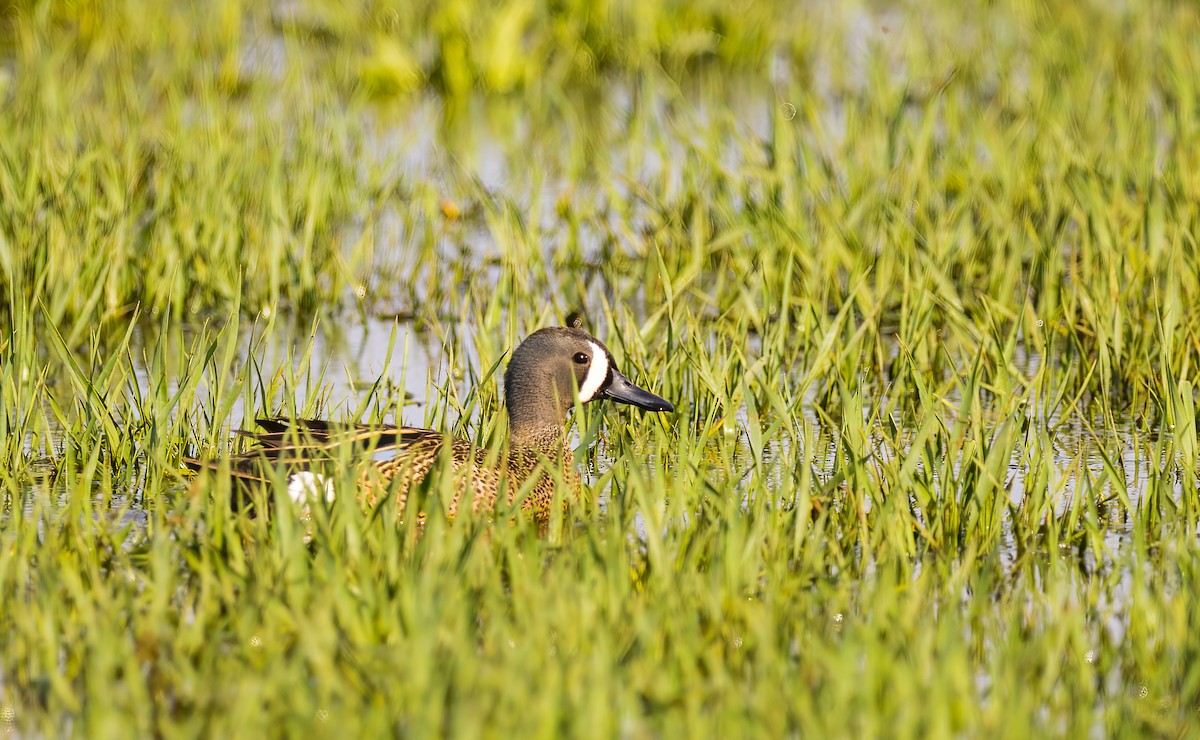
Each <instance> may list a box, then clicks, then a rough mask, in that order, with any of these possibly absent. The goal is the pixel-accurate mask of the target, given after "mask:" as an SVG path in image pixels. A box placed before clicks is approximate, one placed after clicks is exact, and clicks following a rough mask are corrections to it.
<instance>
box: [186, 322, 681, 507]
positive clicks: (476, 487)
mask: <svg viewBox="0 0 1200 740" xmlns="http://www.w3.org/2000/svg"><path fill="white" fill-rule="evenodd" d="M576 390H578V394H579V400H580V402H582V403H587V402H589V401H595V400H599V399H602V398H608V399H611V400H613V401H619V402H621V403H628V404H631V405H634V406H637V407H639V408H643V409H646V410H648V411H674V410H675V407H674V406H673V405H671V403H670V402H669V401H667V400H665V399H663V398H659V397H658V396H656V395H654V394H653V393H650V392H649V391H646V390H643V389H641V388H639V387H637V386H636V385H634V384H633V383H632V382H631V381H630V380H629V378H626V377H625V376H624V375H622V374H621V372H620V371H619V370H617V364H616V362H615V361H614V360H613V356H612V353H611V352H609V351H608V348H607V347H605V346H604V344H603V343H601V342H600V341H599V340H598V339H596V338H594V337H592V336H591V335H589V334H587V333H586V332H583V331H581V330H579V329H573V328H567V327H549V328H545V329H541V330H539V331H537V332H535V333H533V334H531V335H530V336H529V337H527V338H526V339H525V341H524V342H522V343H521V344H520V346H518V347H517V349H516V350H515V351H514V352H513V355H512V359H511V360H510V361H509V363H508V368H507V370H506V371H505V373H504V393H505V399H504V400H505V406H506V407H507V408H508V419H509V439H508V448H507V455H503V454H501V455H497V454H496V453H495V452H492V453H491V454H490V455H489V451H488V450H486V449H479V448H477V447H476V446H475V445H473V444H472V443H470V442H468V441H467V440H463V439H457V438H452V437H447V436H445V435H443V434H441V433H439V432H435V431H431V430H429V429H418V428H414V427H396V426H381V427H369V426H364V425H349V424H343V425H337V424H331V423H328V422H324V421H314V420H303V419H301V420H296V421H294V422H290V421H287V420H283V419H260V420H259V421H258V424H259V426H261V427H262V428H263V429H264V430H266V431H265V432H264V433H261V434H253V435H250V436H253V437H254V438H255V439H256V440H257V441H258V442H259V446H258V447H255V448H253V449H251V450H249V451H247V452H243V453H241V454H239V455H235V456H233V457H232V458H231V459H230V470H231V472H232V473H233V476H234V478H235V479H236V480H237V481H239V482H241V483H243V484H257V485H262V484H265V483H268V482H270V481H271V480H272V479H273V476H274V475H275V473H273V471H274V470H276V469H278V467H279V466H283V467H284V468H286V469H287V474H288V493H289V494H290V495H291V496H292V497H293V498H296V499H307V498H308V497H309V496H311V495H314V494H316V495H324V496H325V497H326V498H332V496H333V479H332V478H331V477H326V476H324V475H322V474H321V473H320V472H317V471H318V470H319V469H320V468H319V463H320V462H321V461H330V460H332V459H336V457H337V453H338V451H339V450H346V451H347V452H348V453H352V452H353V449H354V448H360V447H361V448H362V449H363V450H364V451H365V452H369V454H370V459H369V462H367V463H365V464H364V465H363V472H362V473H361V474H360V475H359V478H358V482H359V493H360V495H361V496H363V497H365V498H366V499H367V500H368V501H369V502H371V503H375V502H376V501H378V500H379V499H381V498H382V497H383V496H384V495H386V494H387V493H388V492H389V491H392V492H394V493H395V495H396V500H397V504H398V506H399V507H400V510H401V511H402V510H403V507H404V505H405V503H406V501H407V498H408V491H409V489H410V488H411V487H412V486H413V485H415V484H418V483H420V482H421V481H422V480H423V479H424V478H425V475H426V474H427V473H428V472H429V470H430V468H431V467H433V465H434V463H435V462H436V461H437V460H438V458H439V456H440V455H441V454H442V449H443V445H445V444H449V445H450V446H451V448H450V451H449V456H450V460H451V462H452V464H453V468H454V471H455V475H456V481H455V486H454V494H453V500H452V501H450V502H449V504H448V506H447V507H446V510H447V513H449V514H450V515H453V514H454V513H455V512H456V511H457V510H458V506H459V502H460V501H461V499H462V496H463V494H464V493H465V492H467V491H469V492H470V497H471V498H470V500H471V508H472V510H474V511H481V510H482V511H490V510H491V509H492V508H493V507H494V506H495V503H496V497H497V496H499V495H500V493H501V491H502V490H503V491H506V492H507V496H508V500H509V501H510V503H511V502H512V501H514V500H515V498H516V496H517V495H518V493H524V494H525V498H524V502H523V505H524V507H525V508H526V509H532V511H533V513H534V514H535V516H536V517H537V518H538V519H545V518H546V517H547V516H548V515H549V512H550V510H551V502H552V500H553V497H554V484H555V477H556V476H555V475H554V473H555V472H556V471H561V475H562V477H563V479H564V481H565V482H566V483H567V484H568V485H569V486H570V487H572V488H574V487H577V486H578V481H579V478H578V475H577V473H576V472H575V469H574V464H573V456H572V453H571V450H570V449H569V448H568V447H567V436H566V432H565V428H564V427H565V423H566V418H567V413H568V412H569V411H570V410H571V408H572V407H573V406H574V403H575V401H574V399H575V393H576ZM347 445H349V446H352V447H350V448H347V447H346V446H347ZM185 463H186V464H187V465H188V466H189V467H191V468H193V469H201V468H214V467H215V464H214V463H213V462H211V461H209V462H206V461H199V460H191V459H188V460H185Z"/></svg>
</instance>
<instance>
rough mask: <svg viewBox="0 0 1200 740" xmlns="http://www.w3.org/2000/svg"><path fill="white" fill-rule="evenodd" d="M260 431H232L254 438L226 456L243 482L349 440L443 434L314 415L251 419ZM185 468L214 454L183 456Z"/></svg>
mask: <svg viewBox="0 0 1200 740" xmlns="http://www.w3.org/2000/svg"><path fill="white" fill-rule="evenodd" d="M255 421H256V422H257V424H258V426H259V427H261V428H262V429H264V430H265V431H264V432H248V431H243V430H239V431H238V432H237V433H238V434H240V435H242V436H246V437H250V438H252V439H253V440H254V441H255V442H257V443H258V446H257V447H253V448H251V449H249V450H246V451H245V452H242V453H239V454H237V455H231V456H230V457H229V467H230V473H231V475H233V477H234V478H236V479H239V480H242V481H246V482H269V481H270V480H271V477H270V476H271V470H272V469H273V468H277V467H278V466H279V465H283V466H287V467H299V468H305V467H308V466H309V465H311V464H312V463H315V462H321V461H329V460H330V459H331V458H332V457H334V456H335V455H334V452H335V451H336V450H338V449H341V448H342V447H344V446H346V445H349V446H351V447H352V448H357V449H361V450H362V451H364V452H370V451H374V452H375V453H379V452H385V451H388V450H402V449H405V448H408V447H412V446H415V445H421V446H424V445H427V444H431V443H432V444H440V443H441V442H442V441H443V440H444V439H445V436H444V435H443V434H441V433H440V432H435V431H433V430H431V429H421V428H419V427H397V426H392V425H382V426H367V425H365V424H338V423H330V422H327V421H321V420H318V419H296V420H294V421H291V420H288V419H265V418H264V419H256V420H255ZM183 464H184V465H186V466H187V467H188V468H190V469H192V470H195V471H200V470H216V469H218V468H219V467H220V464H219V462H218V461H216V460H198V459H195V458H184V459H183Z"/></svg>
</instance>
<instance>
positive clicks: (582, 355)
mask: <svg viewBox="0 0 1200 740" xmlns="http://www.w3.org/2000/svg"><path fill="white" fill-rule="evenodd" d="M574 359H575V362H577V363H579V364H580V365H586V364H588V362H589V361H590V360H591V359H592V358H590V357H588V356H587V353H586V352H576V353H575V357H574Z"/></svg>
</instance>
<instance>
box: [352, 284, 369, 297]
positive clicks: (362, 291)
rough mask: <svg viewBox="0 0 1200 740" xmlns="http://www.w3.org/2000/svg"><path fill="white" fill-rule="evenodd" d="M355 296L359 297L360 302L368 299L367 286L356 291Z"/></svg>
mask: <svg viewBox="0 0 1200 740" xmlns="http://www.w3.org/2000/svg"><path fill="white" fill-rule="evenodd" d="M354 295H356V296H358V298H359V300H362V299H363V298H366V297H367V286H365V285H360V286H358V287H357V288H355V289H354Z"/></svg>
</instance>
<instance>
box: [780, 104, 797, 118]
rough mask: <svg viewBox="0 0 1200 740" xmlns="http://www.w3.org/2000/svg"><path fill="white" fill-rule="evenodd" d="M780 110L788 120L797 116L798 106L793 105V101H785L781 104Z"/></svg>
mask: <svg viewBox="0 0 1200 740" xmlns="http://www.w3.org/2000/svg"><path fill="white" fill-rule="evenodd" d="M779 110H780V111H781V112H782V113H783V117H784V118H785V119H786V120H788V121H790V120H792V119H793V118H795V117H796V106H794V105H792V104H791V103H784V104H783V105H781V106H779Z"/></svg>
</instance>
